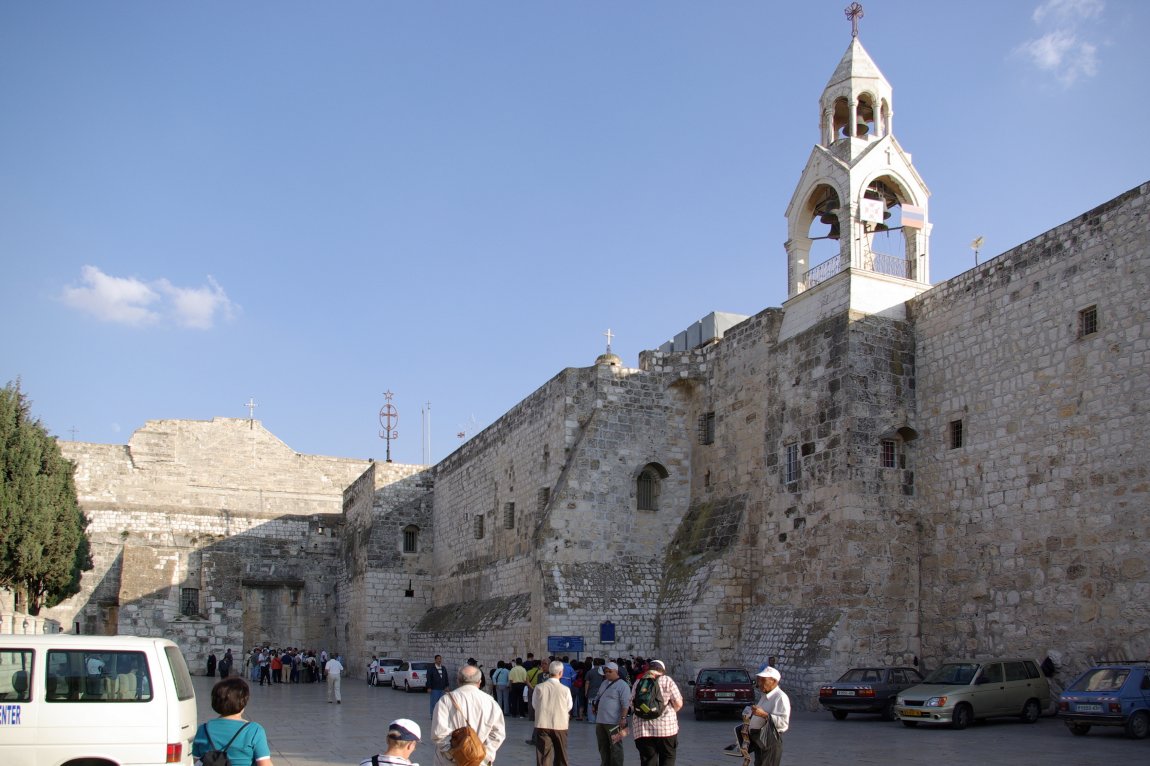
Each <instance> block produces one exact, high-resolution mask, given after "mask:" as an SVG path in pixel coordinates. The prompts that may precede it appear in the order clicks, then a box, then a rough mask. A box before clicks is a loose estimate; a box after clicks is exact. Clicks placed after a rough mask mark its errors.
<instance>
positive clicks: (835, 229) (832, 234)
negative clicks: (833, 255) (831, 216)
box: [827, 218, 839, 239]
mask: <svg viewBox="0 0 1150 766" xmlns="http://www.w3.org/2000/svg"><path fill="white" fill-rule="evenodd" d="M838 238H839V219H837V218H836V219H835V220H834V222H833V223H832V224H831V230H830V231H829V232H827V239H838Z"/></svg>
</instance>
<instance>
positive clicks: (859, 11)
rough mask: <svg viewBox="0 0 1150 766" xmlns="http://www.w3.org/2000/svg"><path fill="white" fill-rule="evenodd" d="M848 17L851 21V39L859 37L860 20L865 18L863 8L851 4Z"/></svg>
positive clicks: (847, 12)
mask: <svg viewBox="0 0 1150 766" xmlns="http://www.w3.org/2000/svg"><path fill="white" fill-rule="evenodd" d="M846 15H847V18H848V19H850V20H851V37H858V36H859V19H861V18H862V17H863V7H862V6H861V5H859V4H858V3H851V4H850V5H848V6H847V9H846Z"/></svg>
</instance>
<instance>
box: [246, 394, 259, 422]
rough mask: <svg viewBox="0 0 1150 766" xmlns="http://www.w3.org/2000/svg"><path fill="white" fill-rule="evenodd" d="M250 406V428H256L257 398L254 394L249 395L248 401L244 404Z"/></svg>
mask: <svg viewBox="0 0 1150 766" xmlns="http://www.w3.org/2000/svg"><path fill="white" fill-rule="evenodd" d="M244 406H245V407H247V408H248V428H252V429H254V428H255V427H256V407H258V406H259V405H258V404H256V398H255V397H254V396H249V397H248V403H247V404H245V405H244Z"/></svg>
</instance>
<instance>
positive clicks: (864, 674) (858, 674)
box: [839, 668, 882, 684]
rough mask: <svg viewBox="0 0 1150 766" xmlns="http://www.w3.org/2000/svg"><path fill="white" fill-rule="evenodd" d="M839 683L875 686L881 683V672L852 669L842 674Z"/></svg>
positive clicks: (878, 670)
mask: <svg viewBox="0 0 1150 766" xmlns="http://www.w3.org/2000/svg"><path fill="white" fill-rule="evenodd" d="M839 681H840V682H841V683H848V684H863V683H871V684H875V683H878V682H880V681H882V670H880V669H879V668H852V669H851V670H848V671H847V672H845V673H843V675H842V678H840V679H839Z"/></svg>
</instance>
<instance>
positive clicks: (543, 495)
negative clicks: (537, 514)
mask: <svg viewBox="0 0 1150 766" xmlns="http://www.w3.org/2000/svg"><path fill="white" fill-rule="evenodd" d="M550 502H551V487H540V488H539V497H538V505H539V510H541V511H542V510H544V509H546V508H547V504H548V503H550Z"/></svg>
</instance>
